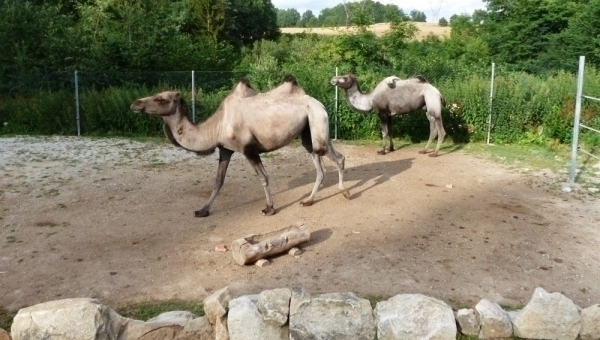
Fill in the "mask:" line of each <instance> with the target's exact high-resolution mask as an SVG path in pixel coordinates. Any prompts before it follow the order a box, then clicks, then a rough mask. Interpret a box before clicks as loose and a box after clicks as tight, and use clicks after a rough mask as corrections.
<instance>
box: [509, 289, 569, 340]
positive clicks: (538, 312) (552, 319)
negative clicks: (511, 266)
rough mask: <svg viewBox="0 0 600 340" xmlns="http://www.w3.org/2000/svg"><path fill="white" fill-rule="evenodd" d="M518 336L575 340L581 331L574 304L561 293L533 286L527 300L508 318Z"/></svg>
mask: <svg viewBox="0 0 600 340" xmlns="http://www.w3.org/2000/svg"><path fill="white" fill-rule="evenodd" d="M512 324H513V329H514V334H515V336H517V337H520V338H533V339H557V340H569V339H572V340H575V339H576V338H577V335H578V334H579V331H580V330H581V317H580V316H579V312H578V310H577V306H576V305H575V304H574V303H573V301H571V299H569V298H567V297H566V296H564V295H562V294H561V293H552V294H550V293H548V292H546V291H545V290H544V289H543V288H536V289H535V291H534V292H533V296H532V297H531V300H530V301H529V303H528V304H527V305H526V306H525V308H523V309H522V310H521V311H519V312H517V313H516V314H515V315H514V317H513V318H512Z"/></svg>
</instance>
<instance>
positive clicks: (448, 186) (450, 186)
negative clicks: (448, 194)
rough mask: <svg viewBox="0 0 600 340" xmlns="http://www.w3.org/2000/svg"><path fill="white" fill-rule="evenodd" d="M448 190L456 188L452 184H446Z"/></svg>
mask: <svg viewBox="0 0 600 340" xmlns="http://www.w3.org/2000/svg"><path fill="white" fill-rule="evenodd" d="M446 188H448V189H452V188H454V185H452V184H446Z"/></svg>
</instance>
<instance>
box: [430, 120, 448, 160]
mask: <svg viewBox="0 0 600 340" xmlns="http://www.w3.org/2000/svg"><path fill="white" fill-rule="evenodd" d="M435 127H436V130H437V138H438V141H437V145H436V147H435V151H434V152H433V153H432V154H430V155H429V157H437V155H438V151H440V148H441V147H442V143H443V142H444V137H446V130H444V124H443V123H442V116H440V117H438V118H436V120H435Z"/></svg>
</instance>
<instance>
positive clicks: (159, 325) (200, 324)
mask: <svg viewBox="0 0 600 340" xmlns="http://www.w3.org/2000/svg"><path fill="white" fill-rule="evenodd" d="M164 339H173V340H212V339H214V335H213V331H212V326H211V324H210V323H209V322H208V319H207V318H206V317H201V318H196V317H195V315H194V314H192V313H190V312H179V311H175V312H166V313H163V314H160V315H159V316H157V317H155V318H152V319H150V320H148V321H146V322H143V321H139V320H129V321H128V322H127V325H126V327H125V329H124V330H123V332H122V334H121V335H120V336H119V340H164Z"/></svg>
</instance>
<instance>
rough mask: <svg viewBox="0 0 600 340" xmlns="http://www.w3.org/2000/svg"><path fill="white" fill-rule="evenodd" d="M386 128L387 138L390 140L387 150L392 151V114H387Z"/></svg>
mask: <svg viewBox="0 0 600 340" xmlns="http://www.w3.org/2000/svg"><path fill="white" fill-rule="evenodd" d="M387 130H388V138H389V140H390V148H389V150H388V152H392V151H394V140H393V138H392V116H391V115H388V116H387Z"/></svg>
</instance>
